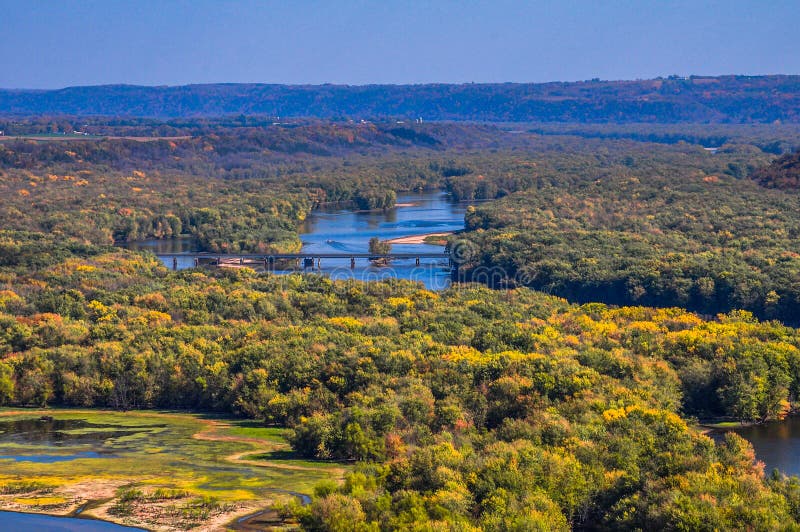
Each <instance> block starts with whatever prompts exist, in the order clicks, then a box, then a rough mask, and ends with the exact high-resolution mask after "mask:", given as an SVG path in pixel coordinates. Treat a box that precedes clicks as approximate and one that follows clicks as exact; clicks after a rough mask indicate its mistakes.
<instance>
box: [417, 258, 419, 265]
mask: <svg viewBox="0 0 800 532" xmlns="http://www.w3.org/2000/svg"><path fill="white" fill-rule="evenodd" d="M417 266H419V257H417Z"/></svg>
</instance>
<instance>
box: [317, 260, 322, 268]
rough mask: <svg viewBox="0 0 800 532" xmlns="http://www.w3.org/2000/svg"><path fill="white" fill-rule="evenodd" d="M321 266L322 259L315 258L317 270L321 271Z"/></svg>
mask: <svg viewBox="0 0 800 532" xmlns="http://www.w3.org/2000/svg"><path fill="white" fill-rule="evenodd" d="M321 264H322V259H321V258H319V257H317V270H321V269H322V266H321Z"/></svg>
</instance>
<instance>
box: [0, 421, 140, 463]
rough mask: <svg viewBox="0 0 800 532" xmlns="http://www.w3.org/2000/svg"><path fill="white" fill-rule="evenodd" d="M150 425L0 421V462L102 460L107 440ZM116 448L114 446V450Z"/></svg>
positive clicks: (138, 430)
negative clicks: (133, 427)
mask: <svg viewBox="0 0 800 532" xmlns="http://www.w3.org/2000/svg"><path fill="white" fill-rule="evenodd" d="M152 428H153V426H141V427H137V428H135V429H132V428H131V427H119V426H116V425H107V424H99V423H89V422H88V421H84V420H81V419H50V418H38V419H37V418H31V419H18V420H13V421H2V422H0V460H13V461H15V462H38V463H52V462H65V461H69V460H77V459H81V458H102V457H105V456H108V455H109V454H110V451H109V450H108V449H107V448H106V446H105V444H106V442H107V441H109V440H111V439H114V438H121V437H123V436H129V435H131V434H133V433H135V432H143V431H146V430H149V429H152ZM118 450H119V447H117V451H118Z"/></svg>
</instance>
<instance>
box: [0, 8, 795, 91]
mask: <svg viewBox="0 0 800 532" xmlns="http://www.w3.org/2000/svg"><path fill="white" fill-rule="evenodd" d="M798 21H800V0H758V1H756V0H752V1H744V0H726V1H702V0H694V1H689V0H687V1H683V0H675V1H672V0H660V1H659V0H639V1H632V0H631V1H623V0H594V1H592V0H585V1H580V0H561V1H556V0H552V1H528V2H522V1H507V0H493V1H470V0H462V1H436V0H428V1H416V0H407V1H404V2H400V1H393V0H384V1H355V0H354V1H345V0H341V1H304V0H294V1H288V0H287V1H283V2H278V1H270V0H262V1H245V0H242V1H224V0H172V1H171V0H160V1H155V0H138V1H133V0H130V1H121V0H0V87H5V88H58V87H65V86H72V85H96V84H108V83H130V84H141V85H180V84H186V83H212V82H263V83H345V84H368V83H428V82H473V81H474V82H505V81H515V82H540V81H557V80H561V81H572V80H581V79H590V78H595V77H598V78H601V79H636V78H652V77H656V76H659V75H664V76H666V75H670V74H681V75H688V74H732V73H735V74H798V73H800V53H798V51H800V30H798V27H800V26H798V24H800V22H798Z"/></svg>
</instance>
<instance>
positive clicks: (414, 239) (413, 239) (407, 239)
mask: <svg viewBox="0 0 800 532" xmlns="http://www.w3.org/2000/svg"><path fill="white" fill-rule="evenodd" d="M452 234H453V231H448V232H445V233H425V234H424V235H409V236H400V237H397V238H390V239H389V240H386V242H387V243H389V244H424V243H425V239H426V238H428V237H429V236H441V237H446V236H450V235H452Z"/></svg>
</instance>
